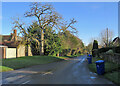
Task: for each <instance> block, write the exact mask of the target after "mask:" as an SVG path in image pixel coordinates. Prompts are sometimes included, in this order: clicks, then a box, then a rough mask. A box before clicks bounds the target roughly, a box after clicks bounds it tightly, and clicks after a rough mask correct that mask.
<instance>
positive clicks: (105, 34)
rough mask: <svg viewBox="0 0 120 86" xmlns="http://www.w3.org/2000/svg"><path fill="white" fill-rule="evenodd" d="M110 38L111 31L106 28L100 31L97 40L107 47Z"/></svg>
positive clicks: (109, 43)
mask: <svg viewBox="0 0 120 86" xmlns="http://www.w3.org/2000/svg"><path fill="white" fill-rule="evenodd" d="M112 38H113V31H112V30H110V29H108V28H107V29H104V30H103V31H101V33H100V37H99V40H100V43H101V45H102V46H105V47H108V46H110V45H111V43H112Z"/></svg>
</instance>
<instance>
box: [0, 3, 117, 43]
mask: <svg viewBox="0 0 120 86" xmlns="http://www.w3.org/2000/svg"><path fill="white" fill-rule="evenodd" d="M50 4H52V5H53V7H54V8H55V10H56V11H57V12H58V13H59V14H60V15H61V16H62V17H63V18H64V19H65V20H67V21H69V20H70V19H72V18H75V20H77V23H76V24H75V25H74V27H76V29H77V30H78V34H77V36H78V37H79V38H80V39H82V41H83V42H84V43H85V45H87V44H88V43H89V42H90V40H91V38H96V37H99V34H100V32H101V31H102V30H104V29H106V28H108V29H110V30H112V31H113V32H114V37H117V36H118V3H117V2H50ZM29 5H30V2H2V34H5V35H9V34H10V33H11V32H12V31H11V30H12V27H13V24H12V21H13V19H14V18H17V17H18V16H19V17H20V18H22V19H23V21H25V22H26V23H29V21H30V18H25V17H24V13H25V12H26V11H28V10H29Z"/></svg>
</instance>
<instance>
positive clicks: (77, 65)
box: [2, 55, 113, 84]
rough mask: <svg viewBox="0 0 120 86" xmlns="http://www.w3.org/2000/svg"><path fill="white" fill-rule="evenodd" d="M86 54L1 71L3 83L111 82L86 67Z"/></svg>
mask: <svg viewBox="0 0 120 86" xmlns="http://www.w3.org/2000/svg"><path fill="white" fill-rule="evenodd" d="M86 58H87V56H86V55H84V56H80V57H77V58H74V59H71V60H67V61H60V62H54V63H49V64H44V65H37V66H32V67H29V68H23V69H19V70H15V71H9V72H3V73H2V74H3V75H2V79H3V80H2V83H3V84H113V83H112V82H111V81H108V80H107V79H105V78H104V77H103V76H100V75H97V74H96V73H92V72H91V71H90V70H89V69H88V67H87V61H86Z"/></svg>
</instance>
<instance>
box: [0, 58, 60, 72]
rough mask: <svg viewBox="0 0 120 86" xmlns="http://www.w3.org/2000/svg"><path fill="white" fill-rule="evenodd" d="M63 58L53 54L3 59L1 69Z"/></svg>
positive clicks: (27, 65) (50, 61)
mask: <svg viewBox="0 0 120 86" xmlns="http://www.w3.org/2000/svg"><path fill="white" fill-rule="evenodd" d="M61 60H62V59H61V58H58V57H53V56H25V57H19V58H13V59H2V66H0V69H1V68H2V71H10V70H15V69H20V68H25V67H29V66H33V65H39V64H47V63H52V62H56V61H61ZM0 72H1V70H0Z"/></svg>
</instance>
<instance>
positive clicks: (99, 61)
mask: <svg viewBox="0 0 120 86" xmlns="http://www.w3.org/2000/svg"><path fill="white" fill-rule="evenodd" d="M103 62H105V61H104V60H98V61H96V62H95V63H103Z"/></svg>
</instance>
